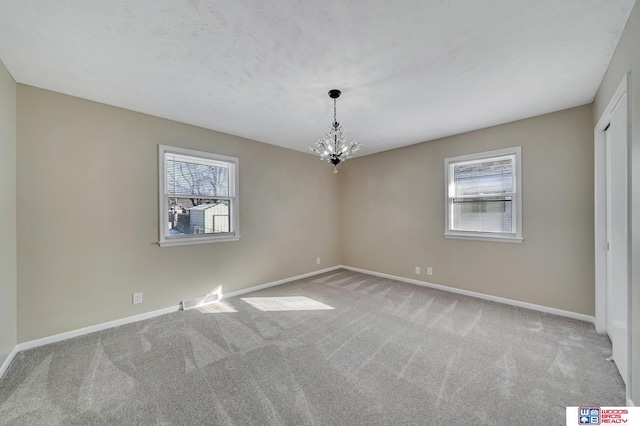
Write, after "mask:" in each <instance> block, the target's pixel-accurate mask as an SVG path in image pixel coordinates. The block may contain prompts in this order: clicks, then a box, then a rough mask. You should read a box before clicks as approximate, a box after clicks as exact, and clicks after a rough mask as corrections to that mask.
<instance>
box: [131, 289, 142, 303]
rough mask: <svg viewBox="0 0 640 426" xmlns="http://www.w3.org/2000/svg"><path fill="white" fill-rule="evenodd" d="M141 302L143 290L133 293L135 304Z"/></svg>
mask: <svg viewBox="0 0 640 426" xmlns="http://www.w3.org/2000/svg"><path fill="white" fill-rule="evenodd" d="M139 303H142V292H140V293H133V304H134V305H137V304H139Z"/></svg>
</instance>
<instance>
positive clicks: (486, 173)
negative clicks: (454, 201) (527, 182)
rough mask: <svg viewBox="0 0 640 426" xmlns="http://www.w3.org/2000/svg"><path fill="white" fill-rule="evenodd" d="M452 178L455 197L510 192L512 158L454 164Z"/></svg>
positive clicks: (511, 187)
mask: <svg viewBox="0 0 640 426" xmlns="http://www.w3.org/2000/svg"><path fill="white" fill-rule="evenodd" d="M453 179H454V182H455V196H456V197H464V196H479V195H480V196H482V195H495V194H504V193H512V192H514V191H513V160H512V159H511V158H507V159H501V160H497V161H491V160H490V161H483V162H476V163H471V164H464V163H463V164H456V165H454V168H453Z"/></svg>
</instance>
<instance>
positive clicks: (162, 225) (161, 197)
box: [158, 145, 240, 247]
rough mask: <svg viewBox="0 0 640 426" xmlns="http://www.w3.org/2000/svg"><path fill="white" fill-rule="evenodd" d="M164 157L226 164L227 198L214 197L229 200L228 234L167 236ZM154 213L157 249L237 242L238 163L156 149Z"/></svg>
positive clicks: (233, 159)
mask: <svg viewBox="0 0 640 426" xmlns="http://www.w3.org/2000/svg"><path fill="white" fill-rule="evenodd" d="M166 154H177V155H185V156H189V157H195V158H200V159H203V160H209V161H218V162H224V163H227V164H229V195H228V196H224V197H216V198H219V199H225V200H229V209H230V210H231V212H230V215H229V216H230V218H229V220H230V222H231V223H230V232H228V233H223V234H208V235H206V234H190V235H168V231H169V229H168V221H167V206H168V204H169V195H168V193H167V161H166V159H165V156H166ZM158 165H159V167H158V169H159V180H158V183H159V184H158V201H159V203H158V209H159V216H158V219H159V232H160V239H159V242H158V244H159V245H160V247H171V246H182V245H191V244H208V243H217V242H224V241H237V240H239V239H240V226H239V225H240V224H239V222H240V211H239V195H240V193H239V160H238V158H236V157H229V156H226V155H220V154H214V153H211V152H205V151H197V150H193V149H187V148H179V147H175V146H168V145H158Z"/></svg>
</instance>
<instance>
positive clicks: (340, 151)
mask: <svg viewBox="0 0 640 426" xmlns="http://www.w3.org/2000/svg"><path fill="white" fill-rule="evenodd" d="M340 93H341V92H340V91H339V90H337V89H333V90H329V97H330V98H331V99H333V124H332V125H331V131H330V132H329V133H325V134H324V136H325V137H324V138H322V139H318V140H317V141H316V144H315V145H316V147H315V148H314V147H311V146H310V147H309V149H310V150H311V151H312V152H313V153H315V154H317V155H319V156H320V159H321V160H327V161H328V162H329V163H331V164H333V173H338V168H337V167H338V164H340V163H343V162H345V161H347V160H348V159H349V158H351V156H352V155H353V153H354V152H356V151H357V150H359V149H360V146H361V145H362V144H361V143H360V142H358V141H353V142H347V139H346V138H345V137H344V133H343V131H342V127H340V123H338V120H337V119H336V99H337V98H338V97H339V96H340Z"/></svg>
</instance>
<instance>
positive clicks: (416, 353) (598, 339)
mask: <svg viewBox="0 0 640 426" xmlns="http://www.w3.org/2000/svg"><path fill="white" fill-rule="evenodd" d="M285 296H286V297H292V296H297V297H298V299H265V300H262V299H257V300H253V303H254V304H257V305H258V306H263V305H264V306H270V307H271V308H274V307H275V308H278V307H279V308H281V309H286V308H288V307H289V306H290V305H291V304H292V303H293V304H294V305H296V306H297V307H298V308H300V307H305V306H307V305H310V306H309V307H310V308H320V307H322V306H321V305H317V306H313V305H314V303H312V302H320V303H322V304H324V305H327V306H328V307H333V308H334V309H313V310H298V311H261V310H259V309H257V308H256V307H254V305H252V304H249V303H248V302H246V301H243V300H241V299H242V297H251V298H256V297H285ZM302 296H305V297H307V298H308V299H311V301H307V302H309V303H307V304H305V303H304V302H305V300H304V299H301V298H300V297H302ZM242 297H240V298H231V299H227V300H226V302H227V304H226V305H220V306H217V307H212V308H211V309H209V310H210V311H212V312H200V311H197V310H191V311H186V312H176V313H174V314H169V315H165V316H162V317H158V318H154V319H151V320H147V321H143V322H139V323H135V324H130V325H126V326H121V327H118V328H115V329H110V330H106V331H102V332H98V333H94V334H91V335H87V336H83V337H78V338H75V339H71V340H67V341H64V342H60V343H56V344H52V345H48V346H44V347H40V348H36V349H32V350H28V351H25V352H22V353H19V354H18V355H17V356H16V358H15V360H14V361H13V363H12V364H11V366H10V368H9V370H8V371H7V374H6V375H5V377H4V378H3V379H2V381H1V382H0V424H2V425H147V424H149V425H155V424H157V425H278V424H283V425H432V424H433V425H440V424H451V425H471V424H473V425H509V426H513V425H532V424H536V425H564V424H565V410H564V407H565V406H577V405H609V406H611V405H613V406H616V405H624V403H625V399H624V388H623V383H622V379H621V378H620V376H619V374H618V373H617V370H616V369H615V366H614V365H613V363H611V362H608V361H606V360H605V358H606V357H608V356H609V355H610V354H611V346H610V343H609V340H608V338H607V337H605V336H601V335H598V334H597V333H596V332H595V331H594V330H593V326H592V325H591V324H588V323H584V322H580V321H575V320H570V319H566V318H561V317H557V316H553V315H546V314H542V313H538V312H533V311H529V310H524V309H519V308H514V307H510V306H504V305H499V304H496V303H492V302H486V301H482V300H478V299H473V298H468V297H464V296H458V295H455V294H450V293H446V292H441V291H436V290H431V289H427V288H423V287H418V286H413V285H410V284H404V283H400V282H397V281H391V280H387V279H382V278H376V277H371V276H368V275H362V274H358V273H354V272H350V271H345V270H338V271H334V272H330V273H326V274H323V275H318V276H315V277H312V278H309V279H305V280H300V281H296V282H293V283H289V284H285V285H281V286H278V287H273V288H270V289H266V290H262V291H258V292H254V293H252V294H250V295H245V296H242ZM262 302H267V303H262ZM232 310H237V312H228V311H232Z"/></svg>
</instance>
